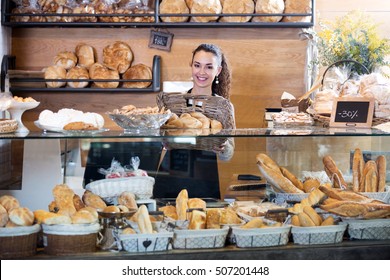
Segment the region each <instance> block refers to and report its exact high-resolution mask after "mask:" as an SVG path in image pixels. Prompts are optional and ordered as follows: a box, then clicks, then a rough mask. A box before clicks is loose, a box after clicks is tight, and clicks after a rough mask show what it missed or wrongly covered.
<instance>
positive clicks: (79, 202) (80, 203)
mask: <svg viewBox="0 0 390 280" xmlns="http://www.w3.org/2000/svg"><path fill="white" fill-rule="evenodd" d="M73 205H74V208H76V211H79V210H80V209H82V208H84V207H85V204H84V202H83V201H82V200H81V198H80V196H79V195H77V194H74V195H73Z"/></svg>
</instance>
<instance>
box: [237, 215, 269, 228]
mask: <svg viewBox="0 0 390 280" xmlns="http://www.w3.org/2000/svg"><path fill="white" fill-rule="evenodd" d="M263 225H264V223H263V220H262V219H261V218H258V217H257V218H253V219H252V220H250V221H249V222H247V223H246V224H245V225H243V226H241V228H260V227H262V226H263Z"/></svg>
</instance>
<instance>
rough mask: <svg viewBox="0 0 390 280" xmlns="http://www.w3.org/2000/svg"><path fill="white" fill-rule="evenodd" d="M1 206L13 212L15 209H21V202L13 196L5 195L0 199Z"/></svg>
mask: <svg viewBox="0 0 390 280" xmlns="http://www.w3.org/2000/svg"><path fill="white" fill-rule="evenodd" d="M0 204H1V205H2V206H3V207H4V208H5V210H7V212H9V211H11V210H12V209H14V208H18V207H20V204H19V200H17V199H16V198H15V197H13V196H11V195H3V196H1V197H0Z"/></svg>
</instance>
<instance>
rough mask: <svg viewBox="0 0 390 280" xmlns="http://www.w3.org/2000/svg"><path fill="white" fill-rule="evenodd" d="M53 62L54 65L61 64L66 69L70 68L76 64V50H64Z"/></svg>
mask: <svg viewBox="0 0 390 280" xmlns="http://www.w3.org/2000/svg"><path fill="white" fill-rule="evenodd" d="M53 62H54V65H57V66H61V67H62V68H64V69H65V70H69V69H71V68H73V67H75V66H76V64H77V56H76V55H75V54H74V52H70V51H63V52H60V53H58V54H57V55H56V56H55V57H54V61H53Z"/></svg>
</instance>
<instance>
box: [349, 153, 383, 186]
mask: <svg viewBox="0 0 390 280" xmlns="http://www.w3.org/2000/svg"><path fill="white" fill-rule="evenodd" d="M385 187H386V158H385V156H383V155H380V156H378V157H377V158H376V160H375V161H374V160H369V161H367V162H366V163H365V162H364V159H363V155H362V151H361V150H360V149H359V148H356V149H355V152H354V154H353V163H352V189H353V190H354V191H355V192H384V191H385Z"/></svg>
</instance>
